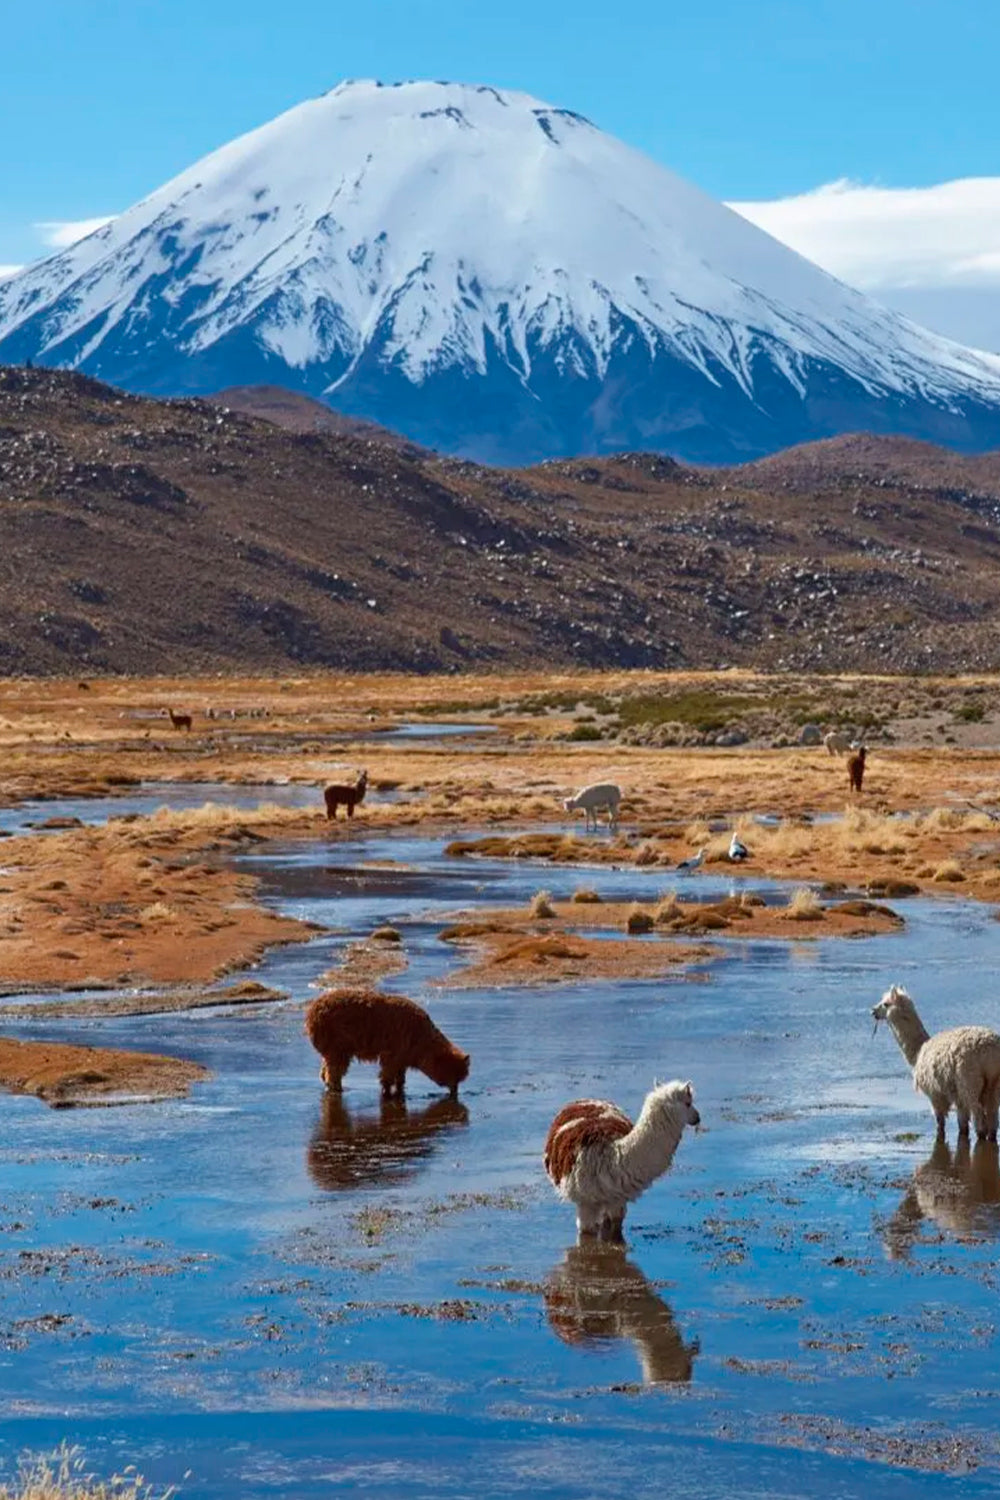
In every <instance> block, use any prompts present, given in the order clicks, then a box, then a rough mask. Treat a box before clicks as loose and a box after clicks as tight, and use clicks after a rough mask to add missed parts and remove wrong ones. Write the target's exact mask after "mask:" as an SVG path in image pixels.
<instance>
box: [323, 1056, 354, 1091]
mask: <svg viewBox="0 0 1000 1500" xmlns="http://www.w3.org/2000/svg"><path fill="white" fill-rule="evenodd" d="M350 1066H351V1059H350V1058H349V1057H338V1056H336V1055H334V1056H332V1057H324V1059H323V1066H322V1067H321V1068H320V1070H319V1076H320V1078H321V1079H322V1080H323V1082H324V1083H325V1084H326V1086H327V1088H328V1089H329V1090H330V1092H331V1093H333V1094H342V1093H343V1092H344V1074H345V1073H346V1072H347V1070H348V1068H349V1067H350Z"/></svg>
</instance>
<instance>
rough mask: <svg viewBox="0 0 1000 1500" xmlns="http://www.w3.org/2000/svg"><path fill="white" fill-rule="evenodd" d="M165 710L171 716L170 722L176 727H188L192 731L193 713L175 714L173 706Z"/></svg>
mask: <svg viewBox="0 0 1000 1500" xmlns="http://www.w3.org/2000/svg"><path fill="white" fill-rule="evenodd" d="M163 711H164V713H165V714H167V715H168V716H169V718H170V722H171V724H172V725H173V726H174V728H175V729H186V730H187V731H188V732H189V733H190V731H191V715H190V714H175V713H174V711H173V709H172V708H165V709H164V710H163Z"/></svg>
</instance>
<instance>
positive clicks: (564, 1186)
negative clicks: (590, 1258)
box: [545, 1081, 701, 1241]
mask: <svg viewBox="0 0 1000 1500" xmlns="http://www.w3.org/2000/svg"><path fill="white" fill-rule="evenodd" d="M700 1123H701V1116H700V1115H699V1113H698V1111H697V1110H696V1109H695V1107H694V1090H693V1088H692V1086H691V1084H690V1083H680V1082H677V1081H675V1082H673V1083H660V1084H657V1086H656V1087H655V1088H654V1089H653V1090H652V1091H651V1092H650V1093H649V1094H647V1095H646V1102H645V1103H644V1104H643V1106H642V1113H641V1114H640V1116H639V1118H638V1120H637V1121H636V1123H635V1124H634V1125H633V1124H632V1121H631V1120H630V1119H629V1117H628V1115H626V1114H625V1113H624V1111H623V1110H620V1109H619V1108H618V1106H617V1104H611V1103H610V1102H609V1101H608V1100H606V1099H576V1100H574V1101H573V1103H572V1104H567V1105H565V1106H564V1108H563V1109H561V1110H560V1111H559V1113H558V1114H557V1115H556V1117H555V1119H554V1120H553V1121H552V1124H551V1125H550V1126H549V1133H548V1136H547V1138H546V1141H545V1170H546V1172H547V1173H548V1174H549V1178H550V1180H551V1182H552V1185H553V1186H554V1188H555V1190H556V1192H557V1193H558V1194H559V1196H560V1197H561V1198H565V1199H567V1200H568V1202H570V1203H573V1204H575V1205H576V1227H577V1230H578V1232H579V1234H580V1236H581V1238H597V1239H601V1240H614V1241H620V1240H621V1239H622V1226H623V1224H624V1222H625V1210H626V1208H627V1207H628V1205H629V1204H630V1203H632V1202H634V1201H635V1199H636V1198H638V1197H640V1196H641V1195H642V1194H643V1193H644V1192H645V1191H646V1189H647V1188H648V1187H649V1185H650V1183H652V1182H655V1181H656V1179H657V1177H660V1176H662V1175H663V1173H664V1172H665V1171H666V1170H667V1168H668V1167H669V1166H670V1163H671V1162H672V1161H673V1159H674V1152H675V1151H676V1150H677V1147H678V1146H679V1145H680V1139H681V1136H682V1135H683V1134H684V1127H685V1125H699V1124H700Z"/></svg>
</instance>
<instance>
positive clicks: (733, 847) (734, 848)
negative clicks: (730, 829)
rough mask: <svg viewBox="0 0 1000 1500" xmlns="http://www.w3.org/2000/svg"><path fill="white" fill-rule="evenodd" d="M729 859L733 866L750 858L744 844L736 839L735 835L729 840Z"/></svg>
mask: <svg viewBox="0 0 1000 1500" xmlns="http://www.w3.org/2000/svg"><path fill="white" fill-rule="evenodd" d="M729 858H730V859H731V860H732V861H733V863H734V864H739V862H740V860H743V859H749V858H750V850H749V849H748V848H747V846H746V844H744V843H743V842H742V841H741V840H740V839H738V838H737V837H736V835H735V833H734V834H733V836H732V838H731V839H730V840H729Z"/></svg>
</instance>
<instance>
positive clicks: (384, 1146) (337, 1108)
mask: <svg viewBox="0 0 1000 1500" xmlns="http://www.w3.org/2000/svg"><path fill="white" fill-rule="evenodd" d="M468 1123H469V1111H468V1110H467V1109H466V1107H465V1105H464V1104H462V1103H460V1101H459V1100H457V1099H435V1100H434V1102H433V1104H429V1105H428V1106H427V1108H426V1109H413V1110H411V1109H407V1107H406V1104H405V1103H404V1101H403V1100H402V1099H383V1100H382V1101H381V1105H380V1109H379V1113H378V1114H377V1115H372V1114H358V1113H352V1112H351V1111H350V1110H349V1109H348V1108H347V1107H346V1105H345V1104H344V1101H343V1098H342V1096H341V1095H340V1094H325V1095H324V1096H323V1100H322V1105H321V1109H320V1118H319V1122H318V1124H317V1126H316V1129H315V1131H314V1132H313V1138H312V1140H311V1141H310V1143H309V1151H308V1154H307V1157H306V1164H307V1166H308V1168H309V1175H310V1177H311V1178H312V1180H313V1182H315V1183H316V1185H317V1187H321V1188H327V1189H329V1190H330V1191H331V1192H338V1191H340V1190H341V1189H343V1188H353V1187H363V1186H366V1185H370V1184H375V1183H381V1184H392V1183H397V1182H405V1181H406V1180H407V1178H409V1177H413V1176H415V1175H416V1173H417V1172H418V1171H419V1170H420V1167H421V1164H422V1163H423V1162H424V1161H425V1160H426V1159H427V1158H428V1157H429V1156H431V1155H432V1154H433V1152H434V1150H435V1149H436V1148H437V1146H438V1145H439V1144H442V1143H443V1141H444V1139H445V1137H446V1136H447V1135H449V1134H450V1133H451V1132H452V1131H453V1130H456V1129H457V1128H458V1127H460V1126H463V1125H467V1124H468Z"/></svg>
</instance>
